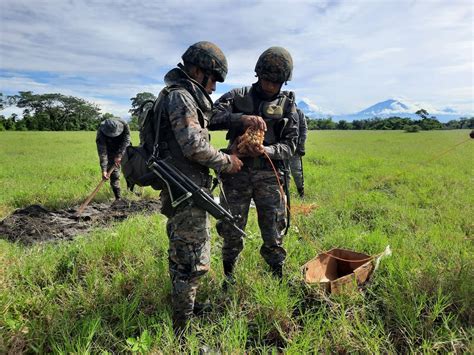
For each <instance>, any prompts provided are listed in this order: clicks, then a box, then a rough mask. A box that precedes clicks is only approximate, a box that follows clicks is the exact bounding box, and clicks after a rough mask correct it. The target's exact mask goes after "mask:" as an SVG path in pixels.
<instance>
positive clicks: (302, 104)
mask: <svg viewBox="0 0 474 355" xmlns="http://www.w3.org/2000/svg"><path fill="white" fill-rule="evenodd" d="M296 106H297V107H298V108H299V109H300V110H301V111H303V113H304V114H305V115H306V116H308V117H310V118H326V117H328V116H332V115H334V114H333V113H332V112H331V111H326V110H323V109H322V108H321V107H319V106H318V105H316V104H314V103H312V102H311V101H310V100H308V99H303V100H301V101H299V102H298V103H297V104H296Z"/></svg>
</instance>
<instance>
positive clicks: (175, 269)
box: [159, 41, 242, 333]
mask: <svg viewBox="0 0 474 355" xmlns="http://www.w3.org/2000/svg"><path fill="white" fill-rule="evenodd" d="M181 58H182V60H183V63H182V64H181V63H180V64H178V67H177V68H174V69H172V70H170V71H169V72H168V73H167V74H166V76H165V78H164V81H165V84H166V85H167V87H166V88H165V89H164V90H167V92H168V94H167V95H166V96H164V97H163V98H162V100H163V101H162V111H161V112H162V113H161V123H160V136H159V137H160V138H159V142H160V143H159V156H160V157H162V158H171V163H172V164H173V165H174V166H175V167H176V168H178V169H179V170H180V171H181V172H183V173H185V174H186V175H187V176H188V177H189V178H191V179H192V180H193V181H194V182H195V183H196V184H198V185H199V186H201V187H202V188H204V189H205V190H207V191H208V192H209V188H210V186H211V180H212V179H211V176H210V175H209V168H211V169H215V170H216V171H218V172H225V173H228V174H232V173H235V172H237V171H239V170H240V168H241V166H242V162H241V161H240V159H239V158H237V156H235V155H228V154H225V153H222V152H220V151H218V150H216V149H215V148H214V147H212V146H211V145H210V143H209V133H208V130H207V125H208V121H209V118H210V115H211V109H212V100H211V98H210V96H209V95H210V94H211V93H212V92H213V91H215V89H216V82H217V81H219V82H223V81H224V79H225V77H226V75H227V60H226V58H225V56H224V53H223V52H222V51H221V50H220V49H219V47H217V46H216V45H215V44H213V43H210V42H205V41H203V42H198V43H195V44H193V45H192V46H190V47H189V48H188V49H187V50H186V52H185V53H184V54H183V55H182V57H181ZM160 198H161V202H162V210H161V212H162V213H163V214H164V215H165V216H166V217H168V222H167V225H166V231H167V234H168V238H169V249H168V259H169V273H170V277H171V283H172V308H173V327H174V329H175V331H176V333H181V331H182V330H184V329H185V327H186V325H187V323H188V321H189V319H190V317H191V316H192V315H193V311H194V312H196V309H197V308H199V307H198V306H199V305H198V304H196V303H195V298H196V291H197V288H198V281H199V278H201V277H202V276H203V275H204V274H205V273H206V272H207V271H208V270H209V264H210V248H211V246H210V231H209V228H210V223H209V217H208V214H207V212H206V211H205V210H203V209H201V208H199V207H197V206H195V205H193V204H192V203H191V204H186V203H182V204H180V205H178V206H177V207H176V208H173V207H172V205H171V198H170V194H169V192H168V191H167V190H163V191H162V192H161V195H160Z"/></svg>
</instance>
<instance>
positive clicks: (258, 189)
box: [217, 168, 286, 268]
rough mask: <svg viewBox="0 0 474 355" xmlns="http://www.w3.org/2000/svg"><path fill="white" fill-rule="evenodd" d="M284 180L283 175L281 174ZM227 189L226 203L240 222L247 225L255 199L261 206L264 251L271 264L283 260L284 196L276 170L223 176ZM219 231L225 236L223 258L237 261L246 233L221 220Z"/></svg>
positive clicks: (251, 171)
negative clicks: (251, 203) (243, 233)
mask: <svg viewBox="0 0 474 355" xmlns="http://www.w3.org/2000/svg"><path fill="white" fill-rule="evenodd" d="M279 179H280V183H281V184H283V182H282V181H281V180H282V179H281V177H279ZM222 181H223V190H224V194H225V196H223V195H222V194H221V196H220V199H221V203H222V204H223V206H224V207H226V208H228V209H229V210H230V211H231V213H232V214H233V215H234V216H236V217H237V225H238V226H239V227H240V228H241V229H244V228H245V226H246V225H247V219H248V213H249V207H250V201H251V199H253V200H254V202H255V206H256V209H257V216H258V225H259V227H260V232H261V235H262V239H263V244H262V246H261V248H260V254H261V255H262V257H263V259H264V260H265V261H266V262H267V264H268V265H270V267H272V268H274V267H277V266H280V265H282V264H283V262H284V260H285V257H286V251H285V249H283V231H284V229H285V227H286V214H285V203H284V198H285V197H284V196H281V194H280V187H279V185H278V181H277V177H276V176H275V173H274V172H273V170H249V169H245V168H244V169H243V170H241V171H240V172H239V173H237V174H232V175H228V174H225V175H223V176H222ZM217 232H218V233H219V235H220V236H221V237H223V239H224V243H223V247H222V258H223V262H224V263H230V264H232V265H233V264H234V263H235V262H236V260H237V257H238V256H239V254H240V252H241V251H242V249H243V247H244V240H243V237H242V236H241V235H240V234H238V233H236V232H235V230H233V229H232V228H231V227H229V225H227V224H225V223H222V222H218V223H217Z"/></svg>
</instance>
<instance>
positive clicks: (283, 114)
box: [210, 47, 298, 288]
mask: <svg viewBox="0 0 474 355" xmlns="http://www.w3.org/2000/svg"><path fill="white" fill-rule="evenodd" d="M292 70H293V60H292V58H291V55H290V53H289V52H288V51H287V50H286V49H284V48H282V47H271V48H269V49H267V50H266V51H265V52H263V53H262V54H261V55H260V57H259V59H258V61H257V64H256V66H255V72H256V74H257V77H258V81H257V82H256V83H254V84H253V85H252V86H248V87H243V88H240V89H233V90H231V91H230V92H228V93H226V94H224V95H223V96H222V97H221V98H219V99H218V100H217V101H216V103H215V106H214V110H213V116H212V119H211V125H210V128H211V129H228V130H229V131H228V133H227V138H228V139H229V147H233V146H235V143H236V140H237V137H239V136H241V135H242V134H243V133H244V131H245V129H246V127H249V126H254V127H257V128H266V132H265V137H264V142H263V145H260V146H258V147H255V149H253V150H252V151H251V152H250V153H249V155H248V156H246V157H241V159H242V161H243V163H244V165H243V167H242V170H241V171H240V172H239V173H237V174H235V175H228V174H221V178H222V182H223V190H224V193H223V194H222V195H221V201H222V202H223V204H224V205H225V207H227V208H229V209H230V211H231V212H232V214H233V215H234V216H239V218H238V221H237V224H238V226H239V227H240V228H241V229H244V228H245V226H246V224H247V218H248V212H249V206H250V202H251V199H253V200H254V202H255V205H256V209H257V215H258V224H259V227H260V231H261V234H262V239H263V245H262V246H261V248H260V254H261V255H262V257H263V258H264V260H265V261H266V262H267V264H268V265H269V266H270V268H271V271H272V272H273V274H274V275H275V276H277V277H279V278H281V277H282V272H283V271H282V267H283V263H284V260H285V257H286V251H285V249H284V248H283V245H282V242H283V234H284V232H283V231H284V229H285V226H286V213H285V212H286V211H285V200H284V196H281V194H280V186H281V185H283V184H284V183H283V182H282V181H279V180H280V178H281V176H282V175H283V170H284V162H285V161H286V160H288V159H289V158H290V157H291V156H292V155H293V154H294V152H295V149H296V141H297V138H298V127H297V113H296V106H295V102H294V95H293V93H292V92H281V87H282V85H283V84H284V83H285V82H287V81H288V80H290V79H291V73H292ZM264 153H266V154H267V155H268V156H269V157H270V158H271V160H272V162H273V164H274V165H275V166H276V169H277V170H278V177H277V176H276V175H275V173H274V171H273V169H272V166H271V164H270V162H269V161H268V159H267V158H266V156H265V155H264ZM217 231H218V233H219V235H220V236H222V237H223V239H224V242H223V247H222V257H223V265H224V273H225V275H226V282H225V283H224V286H225V288H227V285H228V284H230V283H233V282H234V278H233V272H234V266H235V263H236V261H237V257H238V255H239V254H240V252H241V251H242V249H243V243H244V241H243V238H242V236H240V235H238V234H236V233H235V231H233V230H231V228H229V227H228V226H226V225H225V224H224V223H219V222H218V224H217Z"/></svg>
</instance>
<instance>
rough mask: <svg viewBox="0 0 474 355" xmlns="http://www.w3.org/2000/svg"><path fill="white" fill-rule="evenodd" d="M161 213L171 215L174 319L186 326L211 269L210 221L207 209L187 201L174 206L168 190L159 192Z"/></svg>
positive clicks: (169, 216)
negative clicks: (201, 282) (200, 289)
mask: <svg viewBox="0 0 474 355" xmlns="http://www.w3.org/2000/svg"><path fill="white" fill-rule="evenodd" d="M160 198H161V202H162V213H163V214H164V215H166V216H167V217H168V222H167V224H166V232H167V234H168V239H169V249H168V261H169V274H170V277H171V284H172V294H171V296H172V308H173V322H174V324H175V325H179V326H184V324H185V323H186V321H187V320H188V319H189V318H190V317H191V316H192V314H193V308H194V302H195V299H196V292H197V289H198V285H199V282H198V281H199V278H201V277H202V276H203V275H204V274H205V273H206V272H208V271H209V267H210V257H211V241H210V222H209V217H208V214H207V212H206V211H204V210H203V209H201V208H198V207H196V206H194V205H193V204H188V203H186V202H184V203H182V204H181V205H179V206H178V207H177V208H175V209H172V208H171V201H170V197H169V194H168V192H167V191H166V190H163V191H162V192H161V195H160Z"/></svg>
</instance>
